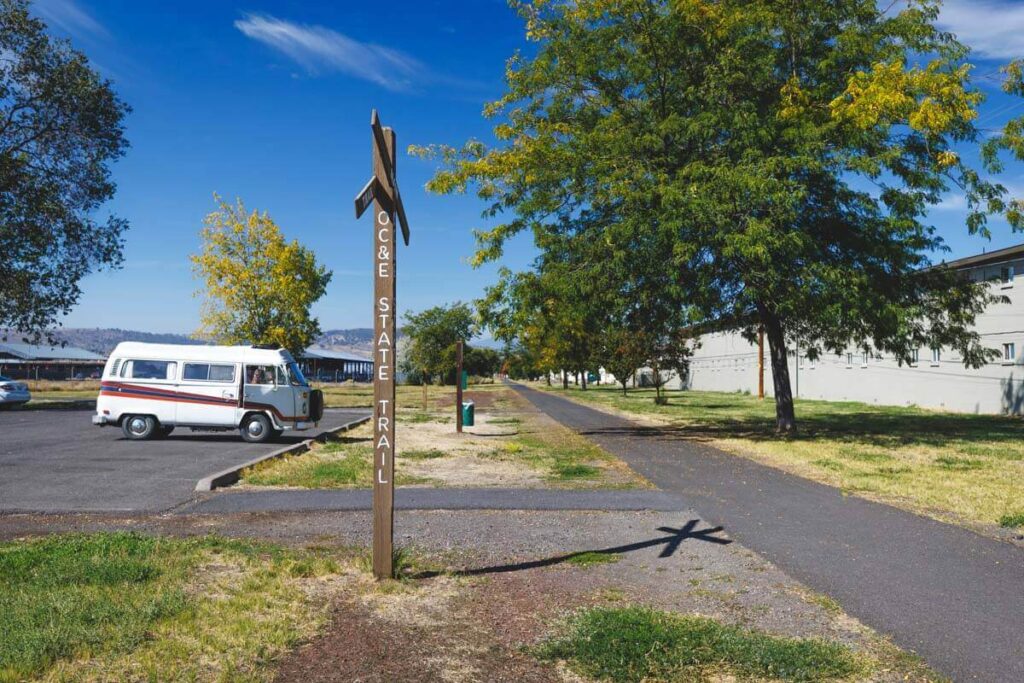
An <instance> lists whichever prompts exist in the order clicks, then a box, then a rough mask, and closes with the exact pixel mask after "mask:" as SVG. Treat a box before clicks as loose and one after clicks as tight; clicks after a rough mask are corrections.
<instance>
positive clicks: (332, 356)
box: [298, 346, 373, 382]
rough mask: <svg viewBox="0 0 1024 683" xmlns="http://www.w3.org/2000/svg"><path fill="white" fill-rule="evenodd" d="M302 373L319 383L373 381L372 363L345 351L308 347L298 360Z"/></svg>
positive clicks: (367, 359)
mask: <svg viewBox="0 0 1024 683" xmlns="http://www.w3.org/2000/svg"><path fill="white" fill-rule="evenodd" d="M298 361H299V365H300V366H301V367H302V371H303V372H304V373H305V374H306V376H307V377H308V378H309V379H311V380H317V381H321V382H344V381H347V380H353V381H356V382H369V381H370V380H372V379H373V361H372V360H370V359H369V358H366V357H364V356H360V355H357V354H354V353H348V352H345V351H334V350H331V349H325V348H323V347H322V346H310V347H308V348H307V349H306V350H305V351H304V352H303V353H302V355H301V356H299V358H298Z"/></svg>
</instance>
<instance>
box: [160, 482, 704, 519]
mask: <svg viewBox="0 0 1024 683" xmlns="http://www.w3.org/2000/svg"><path fill="white" fill-rule="evenodd" d="M372 505H373V496H372V491H370V489H341V490H337V489H336V490H324V489H310V490H305V491H296V490H293V489H288V490H282V489H269V490H262V491H261V490H246V491H232V492H224V493H221V494H218V495H216V496H214V497H212V498H206V499H204V500H199V501H196V502H195V503H193V504H192V505H189V506H186V507H182V508H181V509H179V510H176V511H175V513H176V514H185V515H188V514H223V513H238V512H335V511H357V510H370V509H371V508H372ZM395 508H396V509H398V510H537V511H557V510H595V511H614V512H633V511H657V512H676V511H681V510H688V509H689V506H687V505H686V504H685V502H684V500H683V498H682V497H681V496H678V495H676V494H673V493H669V492H667V491H652V490H649V489H633V490H628V489H627V490H621V489H611V490H609V489H595V490H583V491H580V490H576V491H572V490H566V489H499V488H468V489H440V488H436V489H435V488H398V489H395Z"/></svg>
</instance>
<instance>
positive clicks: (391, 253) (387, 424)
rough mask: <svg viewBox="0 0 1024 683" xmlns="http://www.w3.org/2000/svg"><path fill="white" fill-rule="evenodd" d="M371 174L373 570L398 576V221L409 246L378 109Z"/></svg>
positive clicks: (362, 202) (387, 133)
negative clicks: (395, 548) (395, 549)
mask: <svg viewBox="0 0 1024 683" xmlns="http://www.w3.org/2000/svg"><path fill="white" fill-rule="evenodd" d="M370 130H371V131H372V133H373V177H372V178H370V181H369V182H368V183H366V185H365V186H364V187H363V189H362V190H361V191H360V192H359V194H358V195H357V196H356V200H355V205H356V218H359V217H360V216H362V215H363V212H364V211H366V209H368V208H369V207H370V205H371V204H372V205H373V217H374V218H373V230H374V231H373V339H374V341H373V347H374V348H373V350H374V354H373V360H374V372H373V469H374V476H373V574H374V576H376V577H377V578H378V579H389V578H391V577H392V576H393V574H394V567H393V566H392V557H393V555H392V548H393V543H394V533H395V532H394V517H395V365H396V363H395V361H396V358H395V332H396V327H397V325H396V320H395V318H396V313H397V309H396V308H395V246H396V244H397V241H396V240H395V225H394V219H395V216H396V215H397V217H398V222H399V225H400V226H401V229H402V238H403V240H404V241H405V244H406V245H408V244H409V225H408V223H407V222H406V219H405V208H404V207H403V206H402V197H401V195H400V194H399V193H398V183H397V181H396V178H395V132H394V131H393V130H391V129H390V128H383V127H381V125H380V119H379V118H378V117H377V110H376V109H374V110H373V113H372V114H371V116H370Z"/></svg>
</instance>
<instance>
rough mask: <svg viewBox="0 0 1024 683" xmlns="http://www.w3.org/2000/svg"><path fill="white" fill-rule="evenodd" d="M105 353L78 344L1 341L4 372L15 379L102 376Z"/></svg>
mask: <svg viewBox="0 0 1024 683" xmlns="http://www.w3.org/2000/svg"><path fill="white" fill-rule="evenodd" d="M106 362H107V359H106V357H105V356H101V355H100V354H98V353H93V352H92V351H87V350H86V349H79V348H76V347H74V346H42V345H37V344H15V343H7V342H0V375H5V376H7V377H11V378H13V379H89V378H94V379H96V378H99V376H100V375H101V374H102V373H103V366H104V364H105V363H106Z"/></svg>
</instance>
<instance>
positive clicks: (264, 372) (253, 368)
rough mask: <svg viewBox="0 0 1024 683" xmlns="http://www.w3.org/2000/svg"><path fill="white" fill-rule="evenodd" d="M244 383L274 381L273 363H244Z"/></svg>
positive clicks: (270, 382) (268, 382)
mask: <svg viewBox="0 0 1024 683" xmlns="http://www.w3.org/2000/svg"><path fill="white" fill-rule="evenodd" d="M245 383H246V384H273V383H274V366H273V365H246V366H245Z"/></svg>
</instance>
